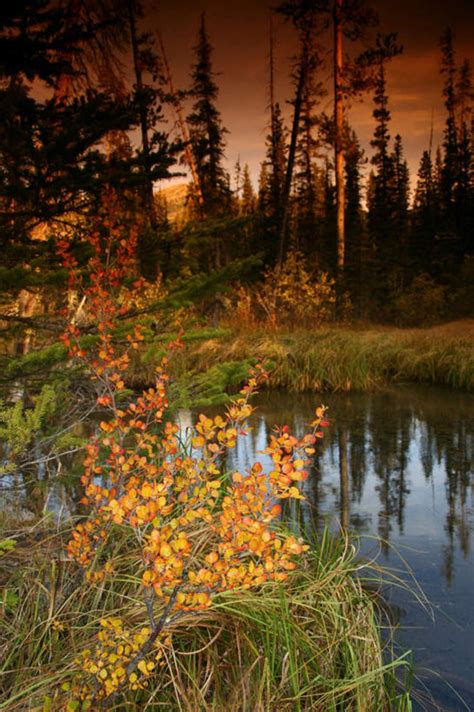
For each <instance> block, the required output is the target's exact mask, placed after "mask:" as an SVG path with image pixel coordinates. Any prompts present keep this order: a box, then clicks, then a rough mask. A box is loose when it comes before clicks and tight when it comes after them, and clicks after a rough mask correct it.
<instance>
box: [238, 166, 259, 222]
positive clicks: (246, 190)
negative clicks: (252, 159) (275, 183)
mask: <svg viewBox="0 0 474 712" xmlns="http://www.w3.org/2000/svg"><path fill="white" fill-rule="evenodd" d="M240 205H241V212H242V215H247V216H248V215H253V213H254V212H255V209H256V197H255V192H254V189H253V185H252V181H251V179H250V171H249V167H248V164H247V163H246V164H245V165H244V170H243V176H242V198H241V201H240Z"/></svg>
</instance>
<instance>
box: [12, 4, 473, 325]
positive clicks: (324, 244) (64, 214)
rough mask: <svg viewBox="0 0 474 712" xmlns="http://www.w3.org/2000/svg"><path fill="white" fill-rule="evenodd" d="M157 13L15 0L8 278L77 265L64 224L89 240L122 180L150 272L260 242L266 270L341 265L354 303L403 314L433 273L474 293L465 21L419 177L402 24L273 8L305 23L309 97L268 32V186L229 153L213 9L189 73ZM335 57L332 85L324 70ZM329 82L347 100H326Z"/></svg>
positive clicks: (124, 205) (447, 55)
mask: <svg viewBox="0 0 474 712" xmlns="http://www.w3.org/2000/svg"><path fill="white" fill-rule="evenodd" d="M147 12H149V8H148V7H147V5H146V3H145V2H141V1H140V0H100V1H94V2H92V1H91V0H67V1H65V2H57V3H56V2H50V1H49V0H24V1H23V2H20V3H10V2H8V3H5V4H4V5H3V6H2V10H1V11H0V23H1V29H0V47H1V50H2V51H1V60H0V81H1V85H0V86H1V88H0V102H1V108H2V122H1V128H0V154H1V161H0V172H1V179H2V180H1V184H0V216H1V217H0V243H1V248H2V253H3V260H2V262H3V266H2V268H1V269H0V286H1V287H2V289H3V291H4V292H5V290H7V291H8V292H9V293H11V291H12V290H13V292H15V293H18V290H20V289H24V288H27V289H28V288H30V289H31V288H33V287H38V286H39V285H42V286H45V285H46V286H47V285H53V286H54V285H55V284H58V283H60V282H61V279H62V277H61V270H60V269H59V266H58V262H57V257H56V250H55V239H56V238H57V234H58V233H59V234H61V233H62V232H64V231H70V232H72V233H73V234H74V235H75V236H76V241H77V245H78V247H77V249H78V250H79V251H80V250H81V249H85V248H84V247H83V246H82V248H81V244H82V243H81V234H84V231H87V230H88V229H90V224H91V220H92V218H93V217H95V216H97V214H98V213H99V212H100V204H101V201H102V200H103V195H104V192H107V191H114V193H115V194H116V195H118V196H119V203H120V210H121V213H122V220H123V222H124V223H129V224H130V225H132V224H133V225H134V226H135V228H136V229H137V231H138V257H139V262H140V267H141V271H142V274H143V276H144V277H145V278H147V279H149V280H150V281H153V280H155V279H156V278H157V276H158V275H161V276H162V278H163V279H165V280H166V279H174V278H176V277H179V276H182V274H183V273H185V274H196V273H201V272H206V273H212V272H213V271H216V270H221V269H223V268H225V267H226V266H228V265H229V264H233V263H234V262H236V263H237V261H238V260H241V259H242V258H245V257H247V256H252V255H256V256H257V257H258V260H259V262H258V263H257V262H256V263H255V269H254V270H253V271H252V275H251V278H252V279H255V278H256V277H257V278H258V275H259V274H260V271H261V270H263V269H268V268H273V269H275V270H276V271H277V272H278V270H280V269H281V268H282V265H283V264H284V262H285V260H286V259H287V256H288V254H289V253H290V252H291V253H294V252H296V253H297V254H298V256H299V259H301V260H303V261H304V263H305V265H306V267H307V269H308V270H309V271H311V272H312V273H314V274H317V273H319V272H327V273H329V275H331V276H332V277H333V278H334V279H335V282H336V288H337V294H338V304H339V309H340V312H341V314H342V313H343V310H344V308H345V306H344V305H347V304H350V305H351V309H352V311H351V313H352V314H353V315H355V316H357V317H361V318H372V319H393V318H394V317H395V315H396V313H397V311H399V310H400V309H403V308H405V309H406V308H407V307H406V305H407V303H408V304H409V303H410V302H413V301H415V302H416V300H417V295H419V294H425V295H426V292H428V294H429V295H439V294H440V293H442V294H443V295H444V296H445V297H446V296H449V299H448V301H450V308H451V310H452V313H453V314H462V313H467V312H468V309H469V304H468V302H469V298H470V296H472V295H471V294H470V288H469V284H470V282H471V278H472V272H473V261H472V236H473V232H474V209H473V206H474V169H473V166H474V163H473V159H472V149H473V137H474V115H473V112H472V102H473V90H472V79H471V69H470V65H469V62H468V61H467V60H465V61H463V62H461V63H460V62H459V61H458V59H457V57H456V53H455V42H454V37H453V33H452V32H451V30H450V29H446V30H445V31H444V32H443V35H442V37H441V40H440V68H441V73H442V77H443V99H444V105H445V114H446V118H445V128H444V133H443V141H442V145H441V146H437V147H435V146H433V145H432V143H433V142H432V140H431V141H430V143H429V146H427V148H426V150H425V151H424V152H423V155H422V157H421V160H420V167H419V170H418V175H417V177H416V181H414V183H415V184H416V187H415V190H414V195H413V196H411V195H410V175H409V170H408V165H407V162H406V159H405V157H404V151H403V140H402V137H401V136H400V135H396V136H394V137H392V131H391V107H390V97H389V95H388V91H387V74H388V73H389V71H390V61H391V59H392V58H393V57H395V56H397V55H398V54H400V53H401V52H402V51H403V47H402V45H401V44H400V41H399V38H398V36H397V35H396V34H395V33H388V34H384V33H382V32H381V28H380V25H379V21H378V18H377V14H376V12H375V10H374V8H372V7H370V6H369V5H368V4H366V3H365V2H364V0H288V1H287V2H283V3H281V4H280V5H279V6H278V7H277V8H276V10H275V12H276V13H277V14H278V15H281V16H282V17H283V18H284V19H285V20H286V21H287V22H288V23H290V24H291V25H292V26H293V28H294V32H295V37H296V39H297V51H296V55H295V57H293V59H292V60H291V66H290V72H291V79H292V86H293V96H292V97H290V98H289V99H288V103H289V106H290V114H291V115H290V120H289V125H287V123H286V122H285V120H284V117H283V113H284V112H283V111H282V104H281V103H280V102H279V101H278V100H277V98H276V92H275V77H274V75H275V68H274V65H275V63H274V52H273V36H272V34H273V32H272V31H270V36H269V61H268V128H267V135H266V139H265V147H264V160H263V162H262V164H261V170H260V175H259V180H258V188H257V190H255V188H254V186H253V184H252V181H251V177H250V172H249V168H248V166H247V165H246V164H244V165H243V166H242V165H241V163H240V161H238V162H237V164H236V166H235V169H234V173H233V175H232V176H231V175H230V173H229V171H228V170H227V169H226V163H225V151H226V136H227V133H228V129H227V128H226V127H225V126H224V124H223V120H222V116H221V113H220V110H219V86H218V82H217V71H216V69H215V66H214V56H213V47H212V43H211V39H210V37H209V33H208V30H207V27H206V20H205V16H204V15H202V17H201V20H200V23H199V27H198V28H197V40H196V45H195V47H194V58H193V64H192V67H191V72H190V86H189V87H188V88H187V89H185V90H183V89H181V88H177V87H176V86H175V84H174V81H173V75H172V67H170V65H169V62H168V59H167V56H166V49H165V44H166V34H164V35H163V37H161V36H158V35H157V34H156V33H155V34H153V33H150V32H147V31H145V30H144V28H145V27H146V25H147V24H149V22H147ZM328 43H330V49H331V52H330V54H331V60H328V59H327V54H328V52H327V49H328ZM362 44H363V46H364V49H363V50H362V51H360V52H358V47H360V46H362ZM328 63H329V65H330V66H331V67H332V76H333V84H332V87H331V90H328V89H327V87H326V86H325V83H324V81H323V78H324V76H326V74H327V70H328ZM328 91H329V94H330V98H332V110H331V112H330V113H325V112H324V111H323V110H322V105H323V104H326V105H327V95H328ZM360 96H364V97H367V98H369V97H371V100H372V102H373V119H374V133H373V138H372V141H371V147H372V149H373V150H372V155H371V156H370V158H369V157H367V156H366V154H365V151H364V150H363V149H362V148H361V145H360V142H359V139H358V136H357V133H356V127H354V126H352V125H350V123H349V107H350V104H351V102H352V101H353V99H354V98H355V97H360ZM323 99H324V101H323ZM262 100H263V99H262ZM169 116H173V117H174V120H175V124H176V127H177V129H176V130H173V131H171V130H170V124H169V122H168V123H166V121H165V118H166V117H169ZM243 151H244V147H243ZM243 151H242V152H243ZM262 152H263V151H262ZM367 164H368V165H370V172H369V176H368V179H367V181H364V179H363V174H364V171H365V169H366V166H367ZM186 173H187V174H189V176H190V179H191V180H190V183H189V187H188V196H187V202H186V219H185V220H184V221H181V222H180V224H179V225H176V224H173V223H172V222H170V220H169V217H168V214H167V206H166V200H164V199H163V198H162V197H161V196H160V194H158V195H157V194H156V187H157V185H158V184H161V183H160V182H161V181H163V180H166V179H168V178H170V177H172V176H173V175H180V174H181V175H185V174H186ZM236 273H237V274H238V269H237V270H236ZM243 278H245V276H243ZM440 290H441V291H440ZM433 298H434V297H433ZM404 300H405V301H404ZM445 301H446V300H445ZM428 303H429V299H428ZM437 303H438V302H437ZM404 305H405V306H404Z"/></svg>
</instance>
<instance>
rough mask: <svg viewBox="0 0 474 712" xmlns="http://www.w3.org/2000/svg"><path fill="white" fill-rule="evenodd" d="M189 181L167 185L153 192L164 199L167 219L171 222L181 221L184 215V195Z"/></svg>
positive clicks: (186, 192)
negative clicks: (166, 207)
mask: <svg viewBox="0 0 474 712" xmlns="http://www.w3.org/2000/svg"><path fill="white" fill-rule="evenodd" d="M188 189H189V183H177V184H175V185H169V186H166V187H164V188H161V189H160V190H157V191H156V192H155V195H156V196H161V197H162V198H164V199H165V200H166V204H167V206H168V219H169V221H170V222H171V223H177V222H181V221H182V220H183V219H184V217H185V208H186V196H187V194H188Z"/></svg>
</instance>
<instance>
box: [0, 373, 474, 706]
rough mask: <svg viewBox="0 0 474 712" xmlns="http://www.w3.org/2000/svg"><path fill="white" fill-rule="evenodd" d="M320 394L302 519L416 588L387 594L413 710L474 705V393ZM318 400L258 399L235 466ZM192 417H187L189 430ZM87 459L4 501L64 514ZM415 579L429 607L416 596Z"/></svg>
mask: <svg viewBox="0 0 474 712" xmlns="http://www.w3.org/2000/svg"><path fill="white" fill-rule="evenodd" d="M322 400H323V402H324V403H325V404H326V405H328V406H329V420H330V426H329V427H328V428H327V429H326V433H325V437H324V439H323V440H322V441H320V443H319V448H318V457H317V460H316V462H315V465H314V467H313V468H312V471H311V473H310V476H309V477H308V479H307V480H306V482H305V483H304V490H305V495H306V500H305V501H304V502H303V503H302V504H301V508H300V511H299V514H298V526H299V527H303V528H304V529H305V530H306V531H307V532H313V533H314V532H317V531H320V530H321V528H322V527H323V526H324V524H325V523H329V525H330V526H331V527H332V528H333V529H334V530H335V531H337V529H338V528H339V527H340V526H344V527H346V528H348V529H349V531H350V532H352V533H353V534H354V535H357V536H358V537H361V544H360V547H361V550H362V554H363V555H364V556H367V557H369V556H370V557H374V556H376V557H377V562H378V563H380V564H382V565H385V566H387V567H389V568H391V569H396V570H397V571H398V572H399V575H400V576H401V577H402V578H403V579H404V580H405V581H406V582H407V584H408V586H409V587H410V588H411V590H412V591H413V592H414V593H407V592H406V591H404V590H403V589H400V588H399V587H396V586H391V587H388V588H387V590H386V591H385V593H386V596H387V598H388V600H389V603H390V610H391V611H392V614H393V616H394V617H395V619H396V622H397V623H398V626H399V627H398V629H397V632H396V643H397V645H398V649H399V652H403V651H405V650H407V649H410V650H412V651H413V659H414V665H415V674H416V680H415V694H414V710H437V709H439V710H450V711H452V712H454V711H458V710H473V709H474V607H473V605H472V596H473V593H472V592H473V589H474V554H473V551H472V541H471V538H472V536H473V529H474V479H473V476H472V475H473V460H474V396H472V395H469V394H467V393H461V392H455V391H450V390H448V389H441V388H435V387H421V386H413V385H410V386H399V387H397V388H391V389H388V390H386V391H383V392H378V393H372V394H368V393H352V394H341V395H339V394H332V395H325V396H324V398H322ZM319 404H320V398H319V397H318V396H317V395H290V394H285V393H280V392H265V393H262V394H260V395H259V396H258V399H257V401H256V403H255V405H256V406H257V409H256V411H255V413H254V415H253V416H252V418H251V425H252V428H253V429H252V432H251V433H250V434H249V435H248V436H247V437H246V438H243V439H242V440H240V441H239V442H238V446H237V448H236V450H234V451H231V452H230V454H229V460H228V469H230V470H232V469H234V468H235V469H239V470H240V471H244V470H245V468H246V467H248V466H250V464H251V463H252V462H254V461H255V460H259V461H260V462H261V463H262V464H263V465H264V467H265V466H268V465H269V461H268V456H265V455H262V454H260V452H259V451H261V450H263V449H264V447H265V445H266V442H267V439H268V436H269V434H270V432H271V429H272V428H273V426H274V425H275V424H280V425H283V424H286V425H289V426H290V429H291V430H292V431H293V432H295V434H302V433H303V432H304V431H305V429H306V424H307V423H308V422H310V421H311V420H312V418H313V417H314V416H313V414H314V409H315V407H316V406H317V405H319ZM192 419H193V416H192V414H191V413H190V412H188V411H181V412H180V414H179V420H180V423H181V425H182V427H183V428H184V427H186V425H188V424H190V423H191V421H192ZM80 459H81V458H80V457H79V458H77V457H76V460H75V462H74V463H71V462H70V463H62V465H61V468H62V472H63V473H64V472H68V477H67V480H69V484H66V483H64V480H63V484H61V485H60V486H58V485H57V486H55V487H53V488H51V487H47V486H43V485H46V483H45V479H47V477H44V476H42V475H41V473H39V474H40V477H39V478H38V477H37V476H35V477H34V478H33V479H32V480H29V479H27V478H26V479H25V478H24V479H23V481H20V482H18V480H15V481H12V480H9V478H8V477H3V478H2V489H3V493H2V495H1V497H0V498H1V499H2V500H3V502H2V503H1V505H0V506H2V507H3V508H4V509H5V508H7V509H8V508H10V507H12V506H14V508H15V509H16V511H17V512H18V511H20V510H21V511H22V512H23V514H24V515H25V514H26V513H27V508H28V509H29V510H30V513H31V510H33V511H34V513H35V514H36V515H37V514H38V513H41V511H44V510H45V509H49V510H53V511H54V512H55V513H56V514H57V515H59V516H61V517H62V516H66V517H67V516H68V514H69V513H70V512H71V511H72V510H73V509H74V502H75V501H78V499H79V498H80V496H81V495H80V490H79V488H78V487H77V485H76V486H74V487H73V486H72V480H71V477H70V474H71V465H72V464H74V469H75V470H76V472H78V471H79V469H80ZM51 474H53V473H52V472H50V475H51ZM75 479H76V482H77V478H75ZM41 480H43V485H41ZM61 480H62V478H61V477H60V478H59V479H58V478H57V477H54V481H55V482H56V483H58V482H61ZM40 485H41V486H40ZM417 586H419V587H420V588H421V590H422V591H423V593H424V595H425V596H426V598H427V599H428V601H429V606H428V607H427V606H423V605H422V604H421V603H420V601H419V600H417V598H416V596H415V593H416V592H417Z"/></svg>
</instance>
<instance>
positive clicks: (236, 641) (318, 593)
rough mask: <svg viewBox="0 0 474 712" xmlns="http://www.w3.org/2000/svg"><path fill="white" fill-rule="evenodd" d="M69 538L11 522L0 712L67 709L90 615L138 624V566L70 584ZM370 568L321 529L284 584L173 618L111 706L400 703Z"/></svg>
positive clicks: (400, 706) (402, 692)
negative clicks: (153, 657)
mask: <svg viewBox="0 0 474 712" xmlns="http://www.w3.org/2000/svg"><path fill="white" fill-rule="evenodd" d="M68 535H69V531H67V532H62V533H56V532H52V531H48V530H47V529H44V528H33V529H30V530H29V531H28V532H22V533H21V532H15V531H12V532H10V535H9V541H10V544H9V545H8V546H5V547H4V548H3V550H2V554H3V555H2V570H3V581H2V583H3V584H4V589H3V590H4V594H3V599H2V608H1V612H2V617H1V637H0V659H1V660H2V663H1V667H0V670H1V676H0V690H1V697H0V710H8V712H19V711H20V710H27V709H31V710H45V711H46V710H61V709H66V704H65V703H64V700H65V699H66V697H67V694H68V692H67V691H68V688H69V687H70V685H71V684H73V679H74V674H75V671H76V669H77V662H76V661H77V659H78V657H80V656H81V653H82V652H83V651H84V650H87V649H90V648H91V647H93V646H94V645H96V632H97V626H98V624H99V621H100V620H101V619H103V618H104V617H107V618H110V617H118V618H120V619H122V620H125V621H126V622H127V625H128V626H129V627H130V628H131V629H132V630H136V631H140V629H141V627H142V626H143V625H144V624H146V620H145V618H144V616H143V605H142V602H141V593H140V588H141V581H140V580H139V579H138V578H137V577H136V576H134V574H133V572H134V571H135V570H136V568H137V567H136V562H134V561H129V562H124V561H123V559H122V560H121V561H117V562H115V563H116V565H117V570H120V571H122V572H124V570H125V571H126V572H127V573H121V574H120V575H118V574H117V573H115V574H114V575H110V576H108V577H107V578H106V579H104V580H102V581H101V582H100V583H97V584H91V585H89V586H84V585H80V584H81V580H80V574H78V572H77V569H76V567H75V566H74V565H73V563H72V562H70V561H68V560H67V559H66V558H65V556H64V544H65V541H66V539H67V537H68ZM124 563H125V564H126V565H125V568H124ZM379 575H380V572H378V571H377V570H376V569H375V567H372V566H371V565H369V564H362V563H361V561H360V560H359V559H358V558H357V553H356V550H355V548H354V546H353V545H351V544H349V542H348V540H347V539H346V538H345V537H337V538H335V537H333V536H331V535H329V533H328V532H327V531H325V532H323V533H322V535H321V536H320V538H319V540H318V542H317V545H316V546H315V547H314V548H313V550H312V552H310V553H307V554H306V555H305V558H304V560H303V561H302V565H301V568H300V570H298V571H297V572H295V573H294V574H292V576H291V577H290V578H289V580H288V581H286V582H285V583H284V584H277V583H267V584H265V585H263V586H262V587H261V588H260V590H245V591H242V590H234V591H227V592H225V593H222V594H221V595H219V596H218V597H216V599H215V603H214V605H213V607H212V608H211V609H208V610H202V611H195V612H193V613H190V614H189V615H186V616H183V617H181V618H180V619H179V620H178V621H176V623H175V624H172V625H171V626H170V640H169V642H168V643H167V644H166V645H165V646H164V647H163V648H162V650H163V656H162V658H161V661H160V664H159V665H158V666H157V667H156V668H155V670H153V672H151V673H150V674H149V676H148V678H147V680H146V686H145V685H143V686H141V688H139V689H137V690H135V691H130V690H128V691H125V692H124V693H123V694H122V695H121V696H120V697H119V698H118V699H116V700H115V701H114V703H113V704H111V705H109V706H108V707H107V708H108V709H116V710H125V709H127V710H133V709H135V710H147V709H150V710H152V709H166V710H177V711H178V710H179V711H181V710H184V711H186V712H196V710H206V711H207V710H209V711H211V710H212V711H216V712H217V710H223V709H227V710H229V711H233V712H234V711H235V712H246V711H248V712H260V711H261V712H264V711H265V712H267V711H268V712H290V711H291V712H293V711H295V710H313V711H318V710H320V711H321V712H336V711H339V710H347V711H352V710H354V711H357V712H368V711H369V712H370V711H373V712H382V711H383V710H400V711H402V712H405V711H408V710H410V709H411V707H410V700H409V696H408V692H407V690H406V689H404V687H403V685H402V686H401V685H400V684H399V683H397V678H400V677H403V676H407V675H408V676H409V672H410V665H409V662H408V660H407V658H403V659H402V658H400V659H395V658H394V657H393V655H391V654H388V655H387V653H385V654H384V652H383V644H382V642H381V636H380V616H381V613H380V610H381V607H380V606H379V603H380V598H379V595H378V593H377V592H374V587H373V580H374V578H379ZM367 582H370V586H366V583H367ZM387 660H388V662H387ZM86 708H88V709H91V708H90V707H86ZM71 709H73V707H71ZM77 709H81V707H77ZM97 709H99V708H97Z"/></svg>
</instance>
